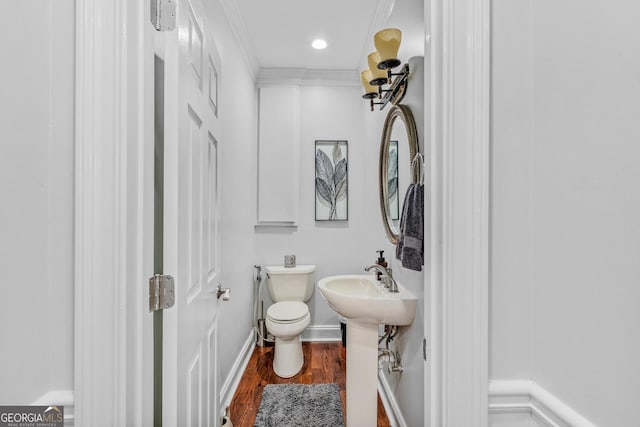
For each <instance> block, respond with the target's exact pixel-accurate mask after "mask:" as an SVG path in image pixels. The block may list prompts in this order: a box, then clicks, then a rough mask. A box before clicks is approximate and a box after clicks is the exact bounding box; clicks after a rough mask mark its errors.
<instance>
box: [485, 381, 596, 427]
mask: <svg viewBox="0 0 640 427" xmlns="http://www.w3.org/2000/svg"><path fill="white" fill-rule="evenodd" d="M489 414H491V415H492V417H493V418H494V419H496V418H497V417H499V415H501V414H502V415H507V414H508V415H510V416H512V415H513V414H522V415H523V416H526V417H530V418H532V419H533V420H534V421H536V423H538V425H541V426H548V427H596V426H595V424H593V423H592V422H590V421H589V420H587V419H586V418H585V417H583V416H582V415H580V414H579V413H578V412H577V411H575V410H574V409H573V408H571V407H570V406H569V405H567V404H566V403H564V402H562V401H561V400H560V399H558V398H557V397H556V396H554V395H552V394H551V393H549V392H548V391H547V390H545V389H543V388H542V387H540V386H539V385H538V384H536V383H535V382H534V381H528V380H504V381H497V380H496V381H491V382H490V383H489Z"/></svg>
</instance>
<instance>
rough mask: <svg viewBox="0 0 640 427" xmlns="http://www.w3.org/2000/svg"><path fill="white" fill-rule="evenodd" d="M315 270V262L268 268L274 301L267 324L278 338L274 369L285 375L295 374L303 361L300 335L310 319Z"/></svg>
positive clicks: (268, 278) (268, 314) (279, 374)
mask: <svg viewBox="0 0 640 427" xmlns="http://www.w3.org/2000/svg"><path fill="white" fill-rule="evenodd" d="M315 270H316V266H315V265H298V266H295V267H283V266H267V267H266V271H267V289H269V295H270V296H271V299H272V300H273V302H274V303H273V304H272V305H271V306H270V307H269V309H268V310H267V316H266V319H265V324H266V326H267V330H268V331H269V332H270V333H271V335H273V336H275V337H276V344H275V349H274V355H273V371H274V372H275V373H276V375H277V376H279V377H282V378H290V377H292V376H294V375H296V374H297V373H298V372H300V369H302V365H303V364H304V357H303V355H302V343H301V342H300V335H301V334H302V332H303V331H304V330H305V328H306V327H307V326H309V322H310V321H311V315H310V314H309V307H307V304H305V302H307V301H309V299H310V298H311V295H312V294H313V288H314V286H315V281H314V272H315Z"/></svg>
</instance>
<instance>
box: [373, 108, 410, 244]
mask: <svg viewBox="0 0 640 427" xmlns="http://www.w3.org/2000/svg"><path fill="white" fill-rule="evenodd" d="M419 152H420V147H419V145H418V131H417V129H416V123H415V120H414V119H413V114H411V110H410V109H409V107H407V106H406V105H402V104H398V105H394V106H393V108H391V110H389V113H388V114H387V118H386V119H385V121H384V127H383V128H382V139H381V141H380V160H379V162H378V177H379V186H378V187H379V188H378V190H379V195H380V212H381V213H382V223H383V224H384V229H385V231H386V233H387V237H388V238H389V240H390V241H391V243H393V244H394V245H395V244H397V243H398V227H397V226H396V222H397V220H398V219H399V216H400V209H402V199H403V198H404V195H405V193H406V190H407V187H408V186H409V184H410V183H416V182H418V179H419V171H417V170H414V168H412V161H413V159H414V158H415V157H416V154H418V153H419Z"/></svg>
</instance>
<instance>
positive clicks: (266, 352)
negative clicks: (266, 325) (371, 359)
mask: <svg viewBox="0 0 640 427" xmlns="http://www.w3.org/2000/svg"><path fill="white" fill-rule="evenodd" d="M302 351H303V353H304V365H303V366H302V370H301V371H300V373H299V374H298V375H296V376H294V377H292V378H287V379H285V378H280V377H278V376H277V375H276V374H274V373H273V368H272V362H273V346H270V347H256V348H255V350H254V351H253V354H252V355H251V359H250V360H249V363H248V365H247V368H246V370H245V371H244V374H243V375H242V379H241V380H240V384H239V385H238V389H237V390H236V393H235V395H234V396H233V400H232V401H231V407H230V413H231V422H232V423H233V426H234V427H253V424H254V422H255V419H256V415H257V413H258V407H259V406H260V399H261V398H262V389H263V387H264V386H265V385H267V384H287V383H293V384H323V383H336V384H338V387H339V388H340V398H341V400H342V411H343V414H346V409H345V396H346V391H345V382H346V348H345V347H343V346H342V344H341V343H339V342H338V343H302ZM378 427H389V419H388V418H387V414H386V413H385V411H384V407H383V406H382V402H381V401H380V396H378Z"/></svg>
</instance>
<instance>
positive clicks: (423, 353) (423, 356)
mask: <svg viewBox="0 0 640 427" xmlns="http://www.w3.org/2000/svg"><path fill="white" fill-rule="evenodd" d="M422 358H423V359H424V361H425V362H426V361H427V339H426V338H422Z"/></svg>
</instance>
